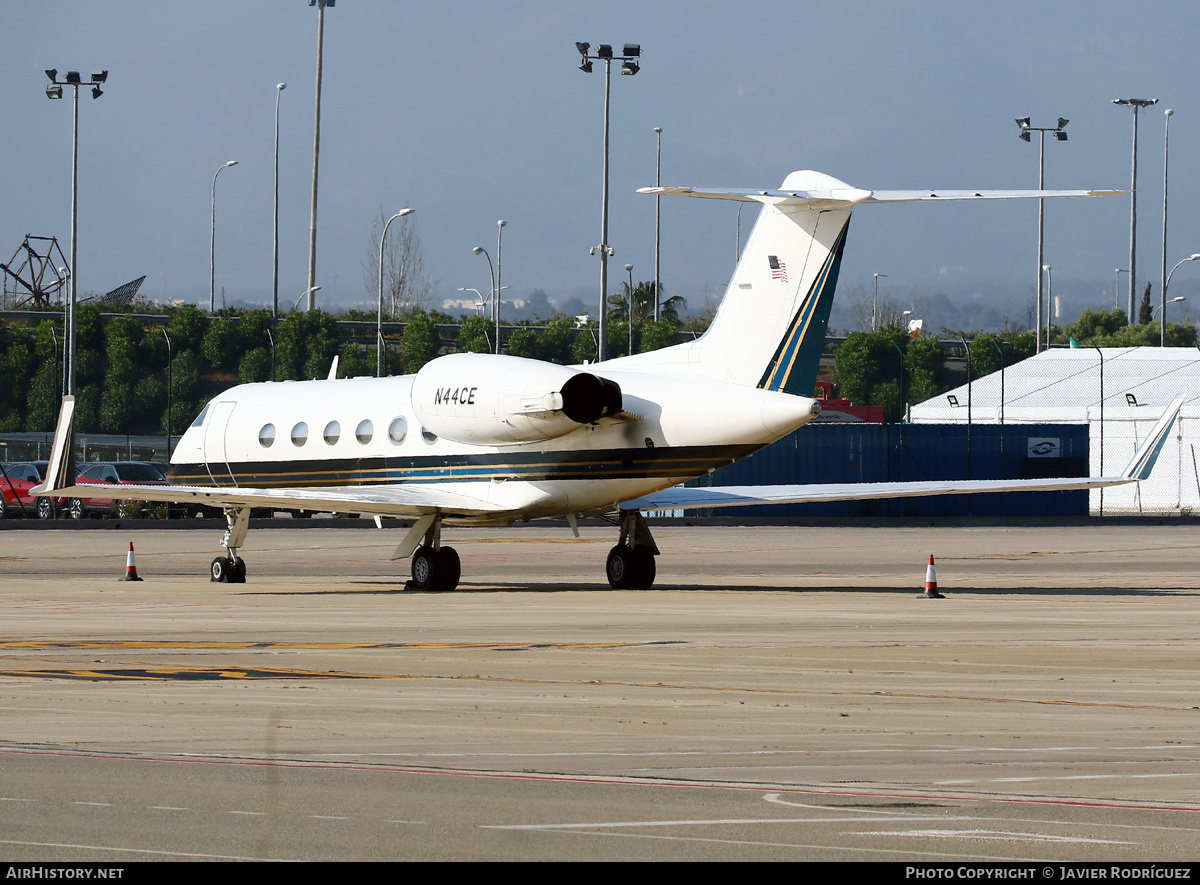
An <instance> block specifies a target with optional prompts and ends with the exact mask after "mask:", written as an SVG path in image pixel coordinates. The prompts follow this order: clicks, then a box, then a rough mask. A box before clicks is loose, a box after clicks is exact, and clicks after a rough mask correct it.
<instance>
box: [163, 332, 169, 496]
mask: <svg viewBox="0 0 1200 885" xmlns="http://www.w3.org/2000/svg"><path fill="white" fill-rule="evenodd" d="M162 333H163V337H164V338H166V339H167V463H168V464H169V463H171V336H170V335H168V334H167V327H166V326H163V330H162ZM167 518H168V519H170V518H171V508H170V507H168V508H167Z"/></svg>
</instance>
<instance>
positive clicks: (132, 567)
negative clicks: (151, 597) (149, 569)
mask: <svg viewBox="0 0 1200 885" xmlns="http://www.w3.org/2000/svg"><path fill="white" fill-rule="evenodd" d="M122 580H125V581H140V580H141V578H139V577H138V573H137V565H136V564H135V563H134V561H133V541H130V542H129V555H128V556H126V557H125V577H124V578H123V579H122Z"/></svg>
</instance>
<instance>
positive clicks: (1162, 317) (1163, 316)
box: [1151, 259, 1187, 347]
mask: <svg viewBox="0 0 1200 885" xmlns="http://www.w3.org/2000/svg"><path fill="white" fill-rule="evenodd" d="M1184 260H1185V261H1186V260H1187V259H1184ZM1181 301H1187V296H1186V295H1176V296H1175V297H1174V298H1172V299H1171V300H1170V301H1168V302H1167V303H1166V304H1164V305H1163V306H1162V313H1161V314H1160V315H1159V319H1160V320H1161V321H1162V322H1161V323H1160V325H1161V326H1162V327H1163V328H1166V326H1167V304H1179V303H1180V302H1181ZM1158 311H1159V308H1157V307H1156V308H1154V313H1158ZM1153 315H1154V314H1153V313H1152V314H1151V316H1152V317H1153ZM1163 346H1164V347H1166V345H1165V344H1164V345H1163Z"/></svg>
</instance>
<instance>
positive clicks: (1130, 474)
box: [1121, 393, 1184, 480]
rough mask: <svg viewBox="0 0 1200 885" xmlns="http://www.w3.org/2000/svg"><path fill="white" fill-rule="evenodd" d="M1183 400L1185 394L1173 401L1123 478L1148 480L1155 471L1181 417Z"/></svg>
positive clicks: (1132, 459) (1134, 454) (1135, 454)
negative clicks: (1173, 428) (1170, 434)
mask: <svg viewBox="0 0 1200 885" xmlns="http://www.w3.org/2000/svg"><path fill="white" fill-rule="evenodd" d="M1183 400H1184V394H1182V393H1181V394H1179V395H1178V396H1176V397H1175V399H1173V400H1171V404H1170V405H1169V406H1167V408H1166V411H1164V412H1163V413H1162V416H1161V417H1160V418H1159V419H1158V423H1157V424H1155V425H1154V429H1153V430H1151V431H1150V435H1149V436H1147V437H1146V439H1145V440H1144V441H1143V442H1142V444H1141V445H1140V446H1138V450H1137V451H1136V452H1134V453H1133V457H1132V458H1130V459H1129V463H1128V464H1127V465H1126V466H1125V471H1124V473H1122V474H1121V475H1122V476H1124V477H1125V478H1126V479H1138V480H1141V479H1146V478H1147V477H1149V476H1150V471H1151V470H1153V469H1154V462H1155V461H1157V460H1158V456H1159V454H1160V453H1161V452H1162V449H1163V446H1164V445H1166V442H1167V433H1169V432H1170V430H1171V425H1172V424H1174V423H1175V419H1176V417H1178V415H1179V410H1180V408H1182V407H1183Z"/></svg>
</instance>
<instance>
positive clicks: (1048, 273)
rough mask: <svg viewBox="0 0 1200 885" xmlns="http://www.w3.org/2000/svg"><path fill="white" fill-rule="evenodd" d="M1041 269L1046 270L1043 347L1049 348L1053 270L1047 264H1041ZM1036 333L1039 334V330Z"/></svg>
mask: <svg viewBox="0 0 1200 885" xmlns="http://www.w3.org/2000/svg"><path fill="white" fill-rule="evenodd" d="M1042 270H1044V271H1045V272H1046V337H1045V339H1044V342H1045V349H1046V350H1049V349H1050V314H1051V313H1052V311H1051V310H1050V305H1051V304H1052V303H1053V299H1054V270H1053V268H1051V267H1050V265H1048V264H1043V265H1042ZM1038 334H1039V335H1040V334H1041V331H1040V330H1039V332H1038Z"/></svg>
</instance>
